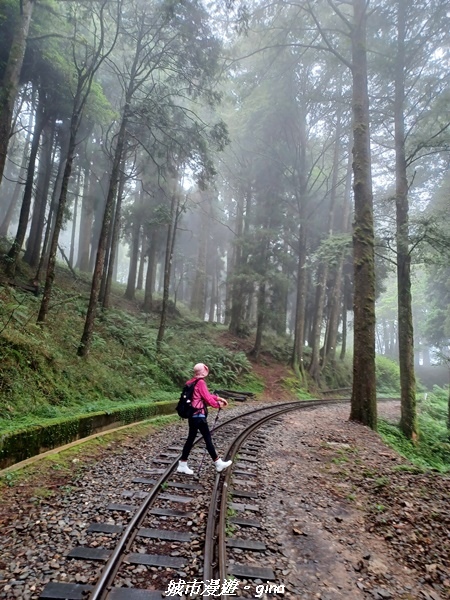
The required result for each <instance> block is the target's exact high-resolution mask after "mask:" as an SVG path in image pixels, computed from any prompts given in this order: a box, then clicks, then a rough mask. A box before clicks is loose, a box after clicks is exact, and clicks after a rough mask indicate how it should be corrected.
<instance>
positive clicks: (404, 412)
mask: <svg viewBox="0 0 450 600" xmlns="http://www.w3.org/2000/svg"><path fill="white" fill-rule="evenodd" d="M397 36H398V37H397V56H396V65H395V67H396V68H395V97H394V113H395V117H394V118H395V121H394V123H395V126H394V127H395V134H394V135H395V179H396V193H395V204H396V209H397V210H396V212H397V293H398V349H399V362H400V386H401V419H400V427H401V429H402V431H403V433H404V434H405V436H406V437H407V438H409V439H412V440H415V439H416V438H417V433H418V428H417V410H416V378H415V373H414V333H413V317H412V306H411V273H410V271H411V255H410V252H409V216H408V213H409V201H408V178H407V174H406V155H405V115H404V104H405V38H406V2H405V0H398V3H397Z"/></svg>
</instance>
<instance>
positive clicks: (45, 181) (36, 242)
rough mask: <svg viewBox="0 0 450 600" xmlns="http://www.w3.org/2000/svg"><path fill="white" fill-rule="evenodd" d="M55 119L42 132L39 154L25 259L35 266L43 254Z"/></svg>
mask: <svg viewBox="0 0 450 600" xmlns="http://www.w3.org/2000/svg"><path fill="white" fill-rule="evenodd" d="M54 125H55V123H54V121H53V122H52V123H51V124H47V125H46V126H45V127H44V129H43V132H42V146H41V154H40V155H39V173H38V179H37V185H36V194H35V199H34V207H33V218H32V221H31V228H30V235H29V237H28V242H27V249H26V251H25V254H24V257H23V259H24V261H25V262H27V263H28V264H29V265H30V266H31V267H33V268H35V267H37V266H38V264H39V258H40V256H41V245H42V233H43V231H44V223H45V212H46V209H47V196H48V190H49V187H50V176H51V171H52V149H53V136H54Z"/></svg>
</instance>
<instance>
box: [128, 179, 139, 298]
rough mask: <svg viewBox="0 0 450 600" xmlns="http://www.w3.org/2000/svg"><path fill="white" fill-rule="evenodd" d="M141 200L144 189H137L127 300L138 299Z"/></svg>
mask: <svg viewBox="0 0 450 600" xmlns="http://www.w3.org/2000/svg"><path fill="white" fill-rule="evenodd" d="M141 202H142V191H140V190H136V193H135V196H134V206H133V208H134V215H133V226H132V228H131V248H130V266H129V268H128V281H127V288H126V290H125V294H124V295H125V298H126V299H127V300H135V299H136V295H135V292H136V276H137V271H138V261H139V249H140V245H141V216H140V213H141Z"/></svg>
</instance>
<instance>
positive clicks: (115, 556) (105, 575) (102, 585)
mask: <svg viewBox="0 0 450 600" xmlns="http://www.w3.org/2000/svg"><path fill="white" fill-rule="evenodd" d="M314 402H315V401H299V400H295V401H293V402H288V403H283V404H275V405H270V406H264V407H261V408H257V409H255V410H252V411H248V412H246V413H244V414H240V415H237V416H235V417H231V418H229V419H227V420H226V421H223V422H222V423H220V424H219V425H217V426H216V428H215V431H217V430H219V429H221V428H223V427H225V426H227V425H229V424H230V423H232V422H234V421H237V420H239V419H242V418H243V417H245V416H250V415H252V414H255V413H258V412H262V411H267V410H273V409H274V408H279V407H280V406H284V407H286V406H293V405H295V406H296V407H298V405H300V404H301V405H302V406H304V407H305V408H306V406H307V405H311V404H314ZM277 412H280V411H277ZM201 440H202V438H198V439H197V440H196V441H195V443H194V445H195V444H197V443H199V442H200V441H201ZM180 457H181V454H179V455H178V456H177V458H175V459H174V460H173V462H172V464H171V465H169V466H168V467H167V469H166V470H165V471H164V473H163V474H162V475H161V476H160V478H159V479H158V480H157V481H156V483H155V484H154V486H153V488H152V490H151V491H150V492H149V495H148V496H147V497H146V498H145V500H144V501H143V502H142V504H141V505H140V506H139V507H138V509H137V511H136V512H135V514H134V515H133V517H132V518H131V520H130V522H129V523H128V525H127V526H126V528H125V531H124V532H123V533H122V535H121V537H120V539H119V541H118V542H117V545H116V547H115V548H114V550H113V552H112V554H111V556H110V557H109V559H108V561H107V562H106V563H105V565H104V567H103V570H102V572H101V574H100V577H99V579H98V580H97V583H96V584H95V586H94V588H93V590H92V591H91V592H90V595H89V600H105V598H106V594H107V593H108V591H109V586H111V585H112V582H113V580H114V577H115V576H116V574H117V572H118V570H119V568H120V566H121V564H122V559H123V555H124V552H125V551H126V548H127V547H129V546H130V545H131V544H132V542H133V540H134V539H135V537H136V535H137V532H138V528H139V526H140V524H141V522H142V521H143V520H144V519H145V517H146V515H147V513H148V511H149V509H150V507H151V506H152V504H153V503H154V501H155V500H156V498H157V496H158V494H159V493H160V491H161V486H162V485H163V484H164V483H165V482H166V481H167V480H168V479H169V477H170V475H171V474H172V472H173V470H174V469H175V467H176V465H177V463H178V461H179V460H180ZM219 479H220V474H218V475H217V477H216V483H215V485H214V488H213V495H214V494H216V495H215V496H214V497H215V498H216V499H217V488H218V482H219ZM214 490H215V491H214ZM210 512H211V511H210ZM209 519H210V515H209V513H208V522H209ZM214 521H215V518H214ZM207 543H208V539H207V538H206V540H205V553H206V544H207ZM211 543H213V540H212V541H210V543H208V552H213V548H212V546H211ZM210 546H211V549H210Z"/></svg>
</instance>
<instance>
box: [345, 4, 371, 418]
mask: <svg viewBox="0 0 450 600" xmlns="http://www.w3.org/2000/svg"><path fill="white" fill-rule="evenodd" d="M353 11H354V29H353V32H352V76H353V101H352V110H353V190H354V198H355V220H354V224H353V253H354V256H353V265H354V301H353V308H354V354H353V389H352V397H351V411H350V419H351V420H353V421H358V422H360V423H362V424H363V425H367V426H369V427H371V428H372V429H376V427H377V403H376V380H375V255H374V226H373V197H372V173H371V163H370V133H369V94H368V83H367V49H366V48H367V42H366V28H367V14H366V11H367V3H366V0H353Z"/></svg>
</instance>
